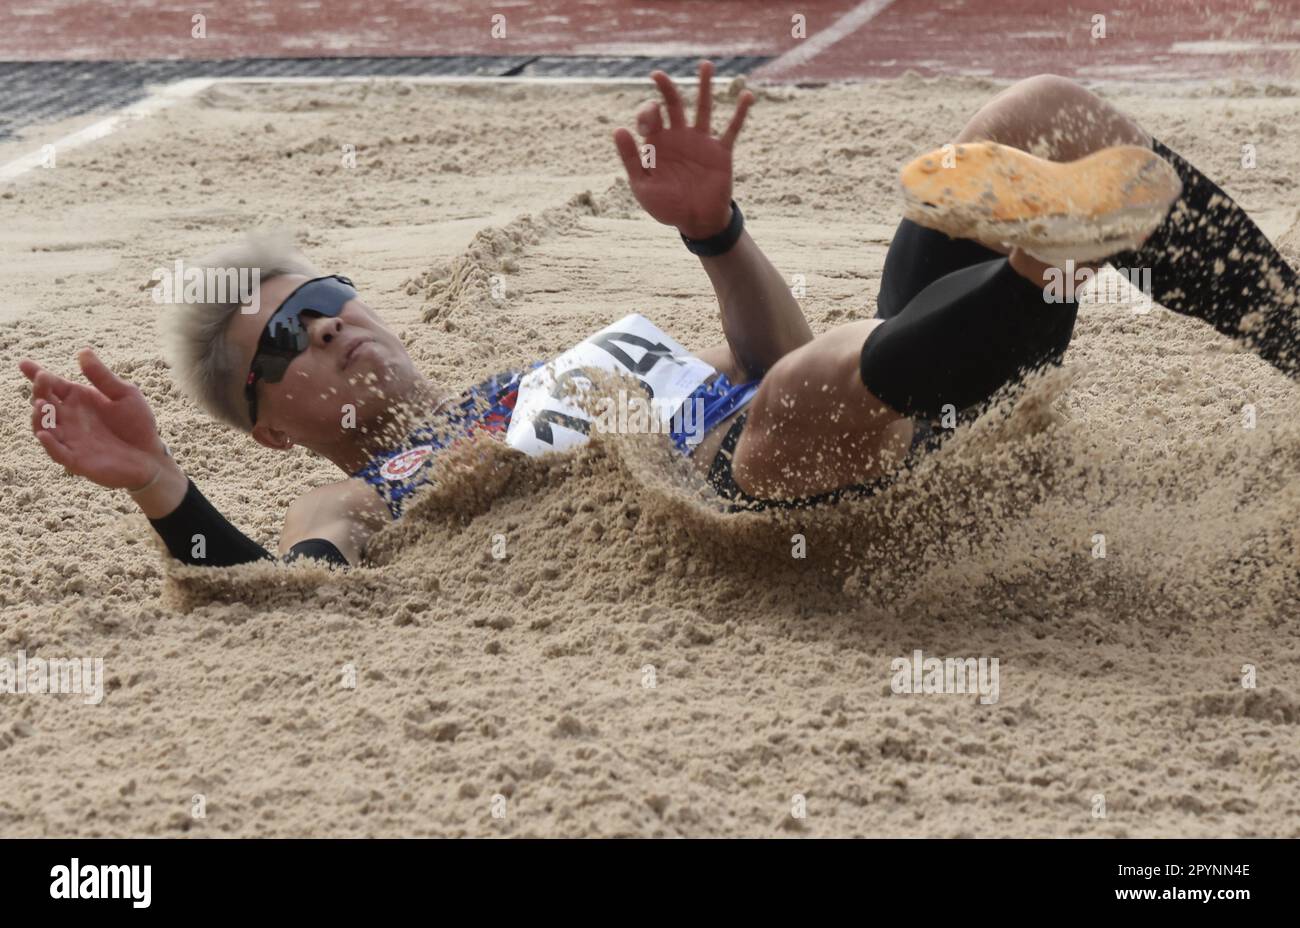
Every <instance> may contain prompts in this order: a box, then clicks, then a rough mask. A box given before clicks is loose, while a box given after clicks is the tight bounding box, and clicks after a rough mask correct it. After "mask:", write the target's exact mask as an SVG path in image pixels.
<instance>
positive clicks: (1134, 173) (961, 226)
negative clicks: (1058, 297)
mask: <svg viewBox="0 0 1300 928" xmlns="http://www.w3.org/2000/svg"><path fill="white" fill-rule="evenodd" d="M901 180H902V183H903V197H904V208H903V215H905V216H906V217H907V218H908V219H911V220H912V221H913V222H915V223H918V224H919V225H923V226H926V227H927V228H930V229H937V230H938V231H940V232H945V233H947V234H948V235H951V236H953V237H954V238H966V239H973V240H975V241H978V242H983V243H984V244H986V245H1005V246H1018V247H1020V248H1023V249H1024V250H1025V251H1027V252H1028V253H1029V254H1031V255H1033V256H1034V257H1035V258H1037V259H1038V260H1040V261H1043V262H1045V263H1047V264H1061V263H1063V262H1064V261H1065V260H1066V259H1067V258H1072V259H1074V260H1075V261H1078V262H1083V261H1096V260H1098V259H1100V258H1105V257H1107V256H1109V255H1113V254H1115V253H1116V252H1119V251H1124V250H1125V249H1128V248H1135V247H1137V246H1138V245H1139V244H1141V242H1142V241H1143V240H1145V239H1146V237H1147V236H1148V235H1150V234H1151V233H1152V232H1154V231H1155V230H1156V228H1157V227H1158V226H1159V225H1160V223H1161V222H1163V221H1164V218H1165V216H1166V215H1167V214H1168V212H1169V208H1170V207H1171V206H1173V204H1174V202H1175V201H1176V200H1177V199H1178V197H1179V195H1180V194H1181V193H1182V190H1183V184H1182V181H1181V180H1179V178H1178V174H1177V173H1176V172H1175V171H1174V169H1173V167H1172V166H1171V165H1170V164H1169V162H1167V161H1165V160H1164V159H1163V158H1161V157H1160V156H1159V155H1157V154H1156V153H1155V152H1153V151H1152V150H1151V149H1149V148H1140V147H1138V146H1136V145H1122V146H1118V147H1115V148H1104V149H1102V150H1101V151H1098V152H1094V153H1093V154H1091V155H1088V156H1087V157H1086V158H1080V159H1079V160H1078V161H1069V162H1057V161H1045V160H1043V159H1042V158H1036V157H1034V156H1033V155H1031V154H1029V153H1028V152H1023V151H1020V150H1019V149H1017V148H1009V147H1008V146H1006V145H999V144H997V143H996V142H970V143H964V144H961V145H946V146H944V147H943V148H941V149H938V150H937V151H932V152H930V153H929V154H928V155H922V156H921V157H920V158H917V159H916V160H915V161H913V162H911V163H910V164H908V165H907V166H906V167H904V168H903V170H902V172H901Z"/></svg>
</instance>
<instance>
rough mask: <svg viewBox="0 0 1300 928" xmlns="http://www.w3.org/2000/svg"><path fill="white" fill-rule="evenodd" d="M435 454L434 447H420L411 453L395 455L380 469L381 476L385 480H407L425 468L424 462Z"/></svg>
mask: <svg viewBox="0 0 1300 928" xmlns="http://www.w3.org/2000/svg"><path fill="white" fill-rule="evenodd" d="M432 454H433V446H432V445H420V446H418V447H415V448H412V449H411V450H410V451H403V452H402V453H401V454H396V455H393V456H392V457H391V458H389V459H388V460H387V461H385V462H384V463H383V464H382V465H380V468H379V476H381V477H383V478H384V479H385V480H405V479H406V478H407V477H409V476H411V474H413V473H415V472H416V471H417V470H419V469H420V468H421V467H423V466H424V462H425V461H427V460H428V459H429V456H430V455H432Z"/></svg>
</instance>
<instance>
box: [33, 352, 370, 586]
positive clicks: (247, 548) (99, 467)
mask: <svg viewBox="0 0 1300 928" xmlns="http://www.w3.org/2000/svg"><path fill="white" fill-rule="evenodd" d="M77 361H78V362H79V363H80V365H81V372H82V373H83V374H85V376H86V379H87V380H88V381H90V384H89V385H87V384H80V383H76V382H74V381H71V380H67V379H66V378H63V377H60V376H58V375H57V374H54V373H51V372H50V371H47V370H45V369H44V368H43V367H41V366H40V365H39V364H37V363H36V362H35V361H31V360H27V359H23V360H22V361H20V362H19V364H18V368H19V370H20V371H22V373H23V376H24V377H26V378H27V379H28V380H29V381H31V384H32V400H31V403H32V432H33V433H34V434H35V436H36V440H37V441H39V442H40V443H41V447H43V448H44V449H45V453H46V454H48V455H49V456H50V459H51V460H53V461H54V462H55V463H58V464H62V465H63V466H64V467H65V468H66V469H67V470H68V471H69V472H70V473H73V474H76V475H77V476H80V477H85V478H86V479H88V480H90V481H91V482H93V483H97V484H99V485H100V486H102V487H108V488H110V489H123V490H126V491H127V492H129V493H130V494H131V498H132V499H133V500H134V501H135V503H136V505H137V506H139V507H140V509H141V511H142V512H143V513H144V514H145V515H146V516H147V517H148V518H149V521H150V523H151V524H152V525H153V527H154V529H155V530H156V531H157V532H158V534H159V535H160V536H161V537H162V539H163V541H164V543H166V545H167V549H168V551H170V552H171V554H172V556H173V557H175V558H176V559H178V560H180V561H183V562H185V563H187V564H202V565H207V566H213V567H224V566H229V565H231V564H242V563H247V562H249V561H256V560H262V559H266V558H270V557H271V555H270V554H269V553H268V552H267V551H266V549H264V548H263V547H262V546H261V545H259V544H257V543H256V542H254V541H252V540H251V539H249V538H248V537H247V536H245V535H244V534H243V533H242V532H240V531H239V530H238V529H237V528H235V527H234V526H233V525H231V524H230V523H229V522H228V521H226V519H225V518H224V517H223V516H222V515H221V513H219V512H218V511H217V510H216V509H214V508H213V507H212V505H211V504H210V503H209V502H208V501H207V500H206V499H205V498H204V497H203V494H202V493H200V492H199V490H198V488H197V487H195V486H194V484H193V483H191V482H190V480H189V478H188V477H186V476H185V473H184V471H182V470H181V469H180V467H179V466H178V465H177V464H176V462H175V461H174V460H172V458H171V456H170V455H169V454H168V452H167V446H166V445H165V444H163V441H162V439H161V438H159V437H158V428H157V424H156V422H155V420H154V415H153V410H151V409H150V408H149V403H148V401H147V400H145V398H144V395H143V394H142V393H141V392H140V390H139V388H138V387H136V386H135V385H134V384H132V383H130V382H128V381H126V380H123V379H122V378H121V377H118V376H117V375H116V374H114V373H113V372H112V371H111V370H109V368H108V366H107V365H105V364H104V362H103V361H101V360H100V359H99V358H98V357H96V356H95V353H94V352H93V351H91V350H90V349H89V348H84V349H82V350H81V351H80V352H78V354H77ZM294 553H297V554H302V555H305V556H308V557H322V558H324V559H326V560H330V561H332V562H335V563H340V562H343V560H344V559H343V557H342V556H341V555H338V552H337V551H335V552H333V554H331V553H330V552H328V551H325V550H323V548H322V546H321V545H316V546H313V547H310V548H303V549H301V550H299V551H297V552H294Z"/></svg>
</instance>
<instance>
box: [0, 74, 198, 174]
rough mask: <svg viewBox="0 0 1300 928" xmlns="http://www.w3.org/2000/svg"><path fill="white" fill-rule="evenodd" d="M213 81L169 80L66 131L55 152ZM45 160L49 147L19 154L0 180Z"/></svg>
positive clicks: (0, 171) (5, 167) (156, 109)
mask: <svg viewBox="0 0 1300 928" xmlns="http://www.w3.org/2000/svg"><path fill="white" fill-rule="evenodd" d="M211 83H212V81H211V80H209V79H207V78H193V79H191V80H183V81H177V82H175V83H174V84H168V85H167V86H165V87H163V88H162V89H161V90H159V91H157V92H156V93H153V94H150V95H149V96H148V97H145V99H143V100H140V101H138V102H136V103H132V104H131V105H130V106H128V107H126V108H125V109H123V110H122V111H121V112H120V113H114V114H113V115H112V116H106V117H104V118H103V119H101V120H99V121H98V122H94V123H91V124H90V125H88V126H86V127H85V128H84V129H79V130H77V131H76V132H73V133H70V134H69V135H65V136H64V137H63V138H61V139H59V140H58V141H56V142H54V154H55V157H56V159H57V157H58V155H59V153H60V152H63V151H67V150H68V149H71V148H76V147H78V146H79V145H85V144H86V143H87V142H93V141H95V140H96V139H102V138H103V137H104V136H106V135H109V134H110V133H112V132H115V131H117V130H118V129H119V128H121V126H122V124H123V123H125V122H128V121H130V120H133V119H143V118H144V117H145V116H152V115H153V114H154V113H157V112H161V111H162V110H165V109H167V107H169V106H174V105H175V104H177V103H179V102H180V101H181V100H185V99H188V98H189V97H192V96H194V95H195V94H197V93H199V92H200V91H202V90H205V89H207V87H208V86H209V85H210V84H211ZM44 163H45V151H44V147H42V150H41V151H37V152H34V153H32V154H30V155H23V156H22V157H21V158H15V159H14V160H13V161H10V162H9V163H8V164H4V165H0V183H3V182H4V181H7V180H13V179H14V178H15V177H18V176H20V175H22V174H26V173H27V172H28V171H30V170H32V169H34V168H38V167H40V166H41V165H42V164H44ZM56 163H57V162H56Z"/></svg>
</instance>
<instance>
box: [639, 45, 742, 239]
mask: <svg viewBox="0 0 1300 928" xmlns="http://www.w3.org/2000/svg"><path fill="white" fill-rule="evenodd" d="M650 77H651V79H652V80H653V81H654V82H655V84H657V85H658V87H659V92H660V93H661V94H662V95H663V98H664V103H665V104H666V105H667V107H668V126H667V127H666V128H665V127H664V124H663V115H662V111H661V110H660V108H659V104H658V103H657V102H650V103H646V104H645V105H644V106H642V107H641V109H639V110H638V111H637V114H636V116H637V118H636V125H637V131H638V132H639V133H640V134H641V137H642V138H643V140H644V142H643V145H649V146H653V147H652V148H650V149H647V150H646V151H645V153H644V159H643V157H642V155H643V152H642V149H641V148H640V147H638V145H637V142H636V139H635V138H634V137H633V135H632V133H631V132H629V131H628V130H627V129H617V130H615V132H614V144H615V145H617V146H618V153H619V156H620V157H621V158H622V159H623V167H625V168H626V169H627V179H628V183H629V184H630V185H631V187H632V193H633V194H635V195H636V199H637V202H638V203H640V204H641V206H642V207H644V208H645V211H646V212H647V213H649V214H650V215H651V216H653V217H654V218H655V219H658V220H659V221H660V222H662V223H664V224H665V225H670V226H676V227H677V228H678V230H679V231H680V232H681V233H682V234H683V235H685V236H686V237H687V238H709V237H710V236H713V235H717V234H718V233H719V232H721V231H722V230H723V229H725V228H726V227H727V223H728V222H730V221H731V150H732V148H733V147H734V146H735V144H736V136H738V135H739V134H740V127H741V126H743V125H744V124H745V114H746V113H747V112H749V107H750V106H751V105H752V104H753V102H754V95H753V94H752V93H750V92H749V91H748V90H746V91H745V92H744V93H742V94H741V95H740V99H739V100H737V101H736V112H735V114H734V115H733V116H732V117H731V124H730V125H728V126H727V131H726V132H724V133H723V134H722V136H721V137H719V138H714V137H713V134H712V132H711V130H710V128H709V121H710V118H711V116H712V112H713V91H712V79H713V63H712V62H709V61H704V62H701V63H700V91H699V99H698V100H697V101H696V104H695V125H693V126H692V125H688V124H687V122H686V112H685V109H684V107H683V105H682V97H681V94H679V93H678V92H677V86H676V85H675V84H674V83H673V82H672V79H671V78H669V77H668V75H667V74H665V73H664V72H662V71H655V72H653V73H652V74H651V75H650ZM651 159H653V160H651Z"/></svg>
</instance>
